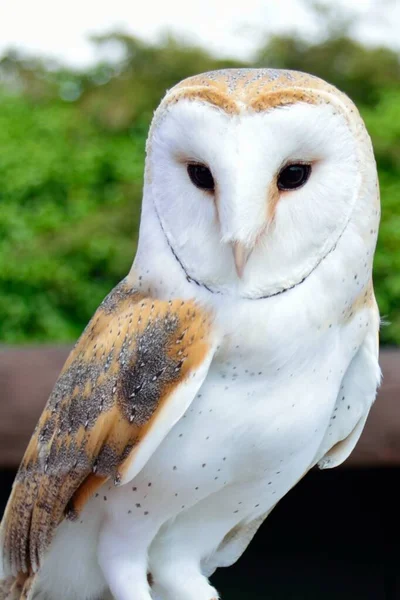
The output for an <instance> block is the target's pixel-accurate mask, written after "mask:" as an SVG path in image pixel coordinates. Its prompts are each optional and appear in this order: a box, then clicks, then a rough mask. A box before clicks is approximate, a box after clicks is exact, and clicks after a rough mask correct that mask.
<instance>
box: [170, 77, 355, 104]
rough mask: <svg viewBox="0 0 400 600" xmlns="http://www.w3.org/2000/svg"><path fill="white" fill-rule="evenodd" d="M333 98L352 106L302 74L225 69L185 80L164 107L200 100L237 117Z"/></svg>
mask: <svg viewBox="0 0 400 600" xmlns="http://www.w3.org/2000/svg"><path fill="white" fill-rule="evenodd" d="M332 96H336V97H340V99H341V100H342V102H344V103H345V104H347V103H349V102H350V101H349V100H348V99H347V98H346V96H344V94H342V93H341V92H339V90H337V89H336V88H335V87H333V86H332V85H329V84H328V83H326V82H325V81H323V80H322V79H319V78H318V77H315V76H314V75H309V74H307V73H301V72H300V71H288V70H279V69H223V70H220V71H210V72H208V73H202V74H200V75H195V76H193V77H189V78H187V79H184V80H183V81H181V82H180V83H178V84H177V85H176V86H175V87H173V88H172V89H171V90H170V91H169V93H168V94H167V96H166V98H165V100H164V102H163V104H164V105H168V104H173V103H175V102H177V101H178V100H180V99H189V100H195V99H197V100H203V101H206V102H208V103H210V104H212V105H214V106H217V107H218V108H220V109H222V110H224V111H225V112H227V113H228V114H235V113H239V112H240V111H241V110H242V109H243V107H245V108H250V109H253V110H255V111H256V112H261V111H264V110H268V109H270V108H274V107H277V106H283V105H287V104H294V103H296V102H306V103H308V104H319V103H321V102H327V97H332Z"/></svg>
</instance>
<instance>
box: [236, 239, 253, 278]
mask: <svg viewBox="0 0 400 600" xmlns="http://www.w3.org/2000/svg"><path fill="white" fill-rule="evenodd" d="M232 250H233V258H234V260H235V267H236V273H237V274H238V276H239V277H240V278H242V277H243V273H244V268H245V266H246V264H247V261H248V260H249V258H250V254H251V252H252V249H251V248H247V247H246V246H244V245H243V244H242V243H241V242H234V243H233V246H232Z"/></svg>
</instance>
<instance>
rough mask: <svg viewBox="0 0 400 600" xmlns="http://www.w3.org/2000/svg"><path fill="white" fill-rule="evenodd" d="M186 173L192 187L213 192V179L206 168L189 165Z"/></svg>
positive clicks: (193, 164)
mask: <svg viewBox="0 0 400 600" xmlns="http://www.w3.org/2000/svg"><path fill="white" fill-rule="evenodd" d="M187 172H188V175H189V177H190V179H191V182H192V183H193V185H195V186H196V187H198V188H200V189H201V190H206V191H209V192H213V191H214V187H215V184H214V177H213V176H212V173H211V171H210V169H209V168H208V167H206V166H205V165H201V164H195V163H189V164H188V166H187Z"/></svg>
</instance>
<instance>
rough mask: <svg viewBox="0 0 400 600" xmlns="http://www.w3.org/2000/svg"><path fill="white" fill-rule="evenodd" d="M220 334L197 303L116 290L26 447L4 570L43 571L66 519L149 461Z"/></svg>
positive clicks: (6, 527) (9, 513) (4, 531)
mask: <svg viewBox="0 0 400 600" xmlns="http://www.w3.org/2000/svg"><path fill="white" fill-rule="evenodd" d="M214 339H215V335H214V332H213V327H212V323H211V319H210V315H209V314H208V313H206V312H205V311H204V310H203V309H201V308H199V307H198V306H197V305H195V304H194V303H193V302H191V301H187V302H183V301H180V300H174V301H170V302H168V301H159V300H154V299H151V298H145V297H143V296H142V295H141V294H139V293H138V292H137V291H135V290H134V289H132V287H131V286H130V285H129V284H128V283H127V282H126V281H123V282H121V283H120V284H119V285H118V286H117V287H116V288H115V289H114V290H113V291H112V292H111V294H110V295H109V296H108V297H107V298H106V299H105V300H104V302H103V303H102V304H101V306H100V307H99V309H98V310H97V312H96V313H95V315H94V317H93V318H92V320H91V321H90V323H89V324H88V326H87V328H86V329H85V331H84V333H83V334H82V337H81V338H80V340H79V341H78V343H77V345H76V346H75V348H74V350H73V351H72V353H71V355H70V356H69V358H68V360H67V362H66V364H65V365H64V368H63V370H62V372H61V374H60V377H59V379H58V381H57V383H56V385H55V387H54V390H53V392H52V394H51V396H50V398H49V400H48V402H47V405H46V407H45V409H44V411H43V414H42V416H41V418H40V420H39V423H38V425H37V427H36V429H35V432H34V434H33V436H32V439H31V441H30V443H29V446H28V448H27V450H26V453H25V456H24V458H23V461H22V464H21V466H20V469H19V472H18V475H17V477H16V480H15V482H14V486H13V489H12V493H11V496H10V499H9V502H8V505H7V509H6V512H5V516H4V518H3V522H2V525H1V530H0V543H1V547H0V557H1V558H2V570H3V573H2V576H3V577H7V576H9V575H14V576H17V575H18V574H20V573H35V572H36V571H37V570H38V569H39V567H40V565H41V563H42V559H43V556H44V554H45V552H46V550H47V548H48V547H49V544H50V543H51V541H52V539H53V536H54V533H55V530H56V528H57V526H58V524H59V523H60V522H61V521H62V520H63V518H64V517H67V518H72V519H73V518H75V517H76V516H77V514H78V513H79V511H80V510H81V508H82V507H83V505H84V504H85V502H86V501H87V500H88V498H89V497H90V496H91V495H92V494H93V493H94V492H95V490H96V489H97V488H98V487H100V486H101V485H102V484H103V483H104V482H105V481H106V480H107V479H109V478H112V480H113V481H114V482H115V484H116V485H122V484H123V483H124V482H126V481H129V480H130V479H132V478H133V477H134V476H135V474H136V473H137V472H138V471H139V470H140V469H141V468H142V467H143V465H144V464H145V462H146V461H147V460H148V458H149V457H150V456H151V454H152V453H153V452H154V450H155V448H156V447H157V445H158V444H159V443H160V442H161V441H162V439H163V438H164V437H165V436H166V435H167V433H168V431H170V429H171V428H172V427H173V425H174V424H175V423H176V422H177V421H178V420H179V419H180V418H181V417H182V415H183V413H184V412H185V411H186V409H187V407H188V406H189V405H190V403H191V402H192V400H193V398H194V397H195V395H196V392H197V390H198V389H199V387H200V386H201V383H202V382H203V380H204V378H205V377H206V375H207V371H208V367H209V364H210V362H211V359H212V356H213V353H214V349H215V343H214V342H213V340H214ZM0 565H1V563H0ZM0 571H1V566H0Z"/></svg>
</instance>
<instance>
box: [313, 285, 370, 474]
mask: <svg viewBox="0 0 400 600" xmlns="http://www.w3.org/2000/svg"><path fill="white" fill-rule="evenodd" d="M368 311H369V312H368V325H369V329H368V331H367V334H366V336H365V338H364V340H363V342H362V344H361V345H360V347H359V348H358V350H357V351H356V353H355V355H354V357H353V359H352V361H351V362H350V364H349V366H348V368H347V370H346V372H345V374H344V377H343V380H342V384H341V386H340V390H339V394H338V396H337V400H336V404H335V408H334V412H333V414H332V416H331V420H330V423H329V426H328V430H327V432H326V434H325V437H324V439H323V442H322V445H321V447H320V449H319V451H318V455H317V457H316V459H315V464H318V466H319V468H320V469H332V468H333V467H337V466H339V465H340V464H341V463H342V462H344V461H345V460H346V459H347V458H348V457H349V456H350V454H351V453H352V451H353V450H354V447H355V445H356V444H357V442H358V440H359V438H360V436H361V434H362V432H363V429H364V425H365V423H366V420H367V418H368V414H369V411H370V409H371V406H372V404H373V403H374V400H375V397H376V392H377V389H378V387H379V384H380V381H381V370H380V367H379V325H380V318H379V311H378V306H377V304H376V301H375V297H374V295H373V292H372V295H371V306H370V307H369V308H368ZM312 466H313V465H312Z"/></svg>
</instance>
